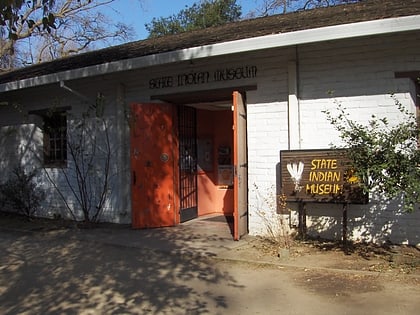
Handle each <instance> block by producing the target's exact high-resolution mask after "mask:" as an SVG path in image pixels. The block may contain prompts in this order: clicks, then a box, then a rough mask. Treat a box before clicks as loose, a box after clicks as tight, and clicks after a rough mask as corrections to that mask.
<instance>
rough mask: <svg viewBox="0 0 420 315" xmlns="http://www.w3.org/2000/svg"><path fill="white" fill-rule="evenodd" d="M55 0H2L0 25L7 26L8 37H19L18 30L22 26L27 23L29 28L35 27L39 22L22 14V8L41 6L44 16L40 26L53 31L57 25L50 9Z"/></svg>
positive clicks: (0, 4) (14, 38)
mask: <svg viewBox="0 0 420 315" xmlns="http://www.w3.org/2000/svg"><path fill="white" fill-rule="evenodd" d="M54 3H55V0H38V1H33V0H4V1H0V26H2V27H6V29H7V31H8V38H9V39H11V40H16V39H17V32H18V29H19V28H20V27H22V26H23V25H25V24H26V26H27V27H28V28H32V27H34V26H35V25H36V24H37V23H36V22H35V20H34V19H33V18H32V17H31V16H30V15H26V14H21V10H22V9H23V10H25V9H35V8H39V9H41V10H42V16H41V20H40V22H41V23H40V24H38V27H41V26H42V27H43V28H44V30H47V31H51V28H54V27H55V16H54V14H52V13H50V12H49V10H50V9H51V7H52V6H53V5H54Z"/></svg>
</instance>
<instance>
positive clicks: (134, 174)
mask: <svg viewBox="0 0 420 315" xmlns="http://www.w3.org/2000/svg"><path fill="white" fill-rule="evenodd" d="M136 181H137V179H136V171H133V185H135V184H136Z"/></svg>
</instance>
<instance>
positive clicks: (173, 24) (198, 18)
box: [145, 0, 241, 38]
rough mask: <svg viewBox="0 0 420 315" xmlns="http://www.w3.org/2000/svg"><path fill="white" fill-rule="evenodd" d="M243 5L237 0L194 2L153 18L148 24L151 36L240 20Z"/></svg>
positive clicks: (147, 28)
mask: <svg viewBox="0 0 420 315" xmlns="http://www.w3.org/2000/svg"><path fill="white" fill-rule="evenodd" d="M240 16H241V7H240V6H239V5H237V4H236V0H205V1H202V2H200V3H194V4H193V5H192V6H191V7H187V8H185V9H184V10H181V11H180V12H179V13H178V14H174V15H172V16H170V17H167V18H163V17H160V18H153V20H152V22H151V23H148V24H146V25H145V26H146V30H147V31H148V32H149V38H153V37H158V36H163V35H169V34H178V33H183V32H188V31H193V30H197V29H204V28H208V27H211V26H217V25H222V24H225V23H228V22H234V21H237V20H239V18H240Z"/></svg>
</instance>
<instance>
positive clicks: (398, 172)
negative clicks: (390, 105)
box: [324, 96, 420, 211]
mask: <svg viewBox="0 0 420 315" xmlns="http://www.w3.org/2000/svg"><path fill="white" fill-rule="evenodd" d="M392 98H393V100H394V102H395V105H396V106H397V108H398V111H399V112H400V113H401V115H402V116H403V119H402V120H401V122H400V123H398V124H396V125H391V124H390V122H389V121H388V119H387V118H386V117H383V118H379V117H376V116H375V115H372V116H371V119H370V120H369V122H368V124H367V125H363V124H361V123H358V122H356V121H353V120H351V119H350V114H349V113H348V112H347V110H346V108H344V107H343V106H342V104H337V110H338V112H337V113H336V114H335V115H333V114H332V112H331V111H329V110H326V111H324V113H325V114H326V115H327V119H328V121H329V122H330V123H331V124H332V125H333V126H334V127H335V129H336V130H338V131H339V132H340V137H341V139H342V140H343V142H344V144H345V147H346V148H347V150H348V155H349V158H350V159H351V161H352V163H353V166H354V168H355V170H356V174H357V176H358V178H359V179H360V181H361V185H362V187H363V189H364V190H365V191H372V189H376V190H377V192H378V193H380V194H383V195H384V196H385V197H386V198H389V199H392V198H395V197H398V196H401V195H402V196H403V197H404V209H405V210H407V211H413V210H414V207H415V204H416V203H418V202H420V194H419V193H420V167H419V166H420V150H419V148H418V140H419V134H420V130H419V126H418V124H417V119H416V117H415V116H414V115H413V114H412V113H411V112H409V111H408V110H407V109H405V108H404V106H403V105H402V104H401V103H400V102H399V101H398V100H397V99H396V98H395V96H392Z"/></svg>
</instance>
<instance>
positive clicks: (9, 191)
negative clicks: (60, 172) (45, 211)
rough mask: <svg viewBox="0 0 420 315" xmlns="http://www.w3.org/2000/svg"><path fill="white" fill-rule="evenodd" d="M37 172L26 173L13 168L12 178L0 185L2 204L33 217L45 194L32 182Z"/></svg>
mask: <svg viewBox="0 0 420 315" xmlns="http://www.w3.org/2000/svg"><path fill="white" fill-rule="evenodd" d="M36 175H37V171H36V170H34V171H31V172H29V173H26V172H25V171H24V170H23V168H22V167H15V168H14V169H13V172H12V176H11V177H10V178H9V179H8V180H7V181H6V182H5V183H4V184H1V185H0V198H1V202H2V204H8V205H10V206H11V207H13V209H14V210H16V212H18V213H20V214H23V215H25V216H27V217H33V215H34V214H35V212H36V211H37V210H38V209H39V207H40V205H41V202H42V200H43V199H44V196H45V193H44V191H43V190H42V189H41V188H40V187H39V184H37V183H36V182H35V181H34V178H35V176H36Z"/></svg>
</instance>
